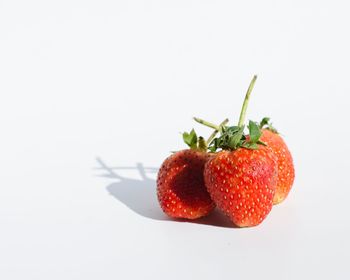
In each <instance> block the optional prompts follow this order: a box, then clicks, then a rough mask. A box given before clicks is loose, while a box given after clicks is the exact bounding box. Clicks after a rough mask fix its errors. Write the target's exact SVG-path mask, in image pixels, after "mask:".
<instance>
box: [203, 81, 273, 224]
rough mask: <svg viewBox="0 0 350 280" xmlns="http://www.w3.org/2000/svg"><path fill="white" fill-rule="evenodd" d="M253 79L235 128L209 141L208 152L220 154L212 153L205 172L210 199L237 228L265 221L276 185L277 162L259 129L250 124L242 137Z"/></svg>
mask: <svg viewBox="0 0 350 280" xmlns="http://www.w3.org/2000/svg"><path fill="white" fill-rule="evenodd" d="M256 78H257V77H256V76H254V78H253V80H252V82H251V84H250V86H249V88H248V91H247V94H246V97H245V100H244V103H243V107H242V110H241V115H240V118H239V123H238V126H231V127H224V128H223V129H222V134H221V136H220V137H218V138H215V139H214V140H213V141H212V143H211V145H210V147H209V149H211V150H212V151H216V150H217V149H221V150H222V151H221V152H218V153H217V154H214V155H213V156H212V157H211V159H209V161H208V162H207V163H206V165H205V169H204V181H205V184H206V187H207V190H208V192H209V194H210V196H211V198H212V200H213V201H214V202H215V204H216V205H217V207H218V208H219V209H221V210H222V211H223V212H224V213H225V214H226V215H227V216H228V217H229V218H230V219H231V220H232V222H233V223H234V224H236V225H237V226H239V227H250V226H256V225H258V224H260V223H261V222H262V221H263V220H264V219H265V218H266V216H267V215H268V213H269V212H270V211H271V208H272V205H273V197H274V194H275V190H276V184H277V172H278V169H277V160H276V157H275V155H274V153H273V152H272V151H271V150H270V149H269V148H268V147H267V146H265V143H263V142H262V141H261V140H260V136H261V130H260V128H259V126H258V125H257V124H256V123H254V122H252V121H250V122H249V125H248V128H249V135H248V136H245V135H244V125H243V123H244V118H245V113H246V110H247V105H248V101H249V97H250V93H251V91H252V89H253V86H254V83H255V81H256ZM202 123H203V124H205V122H202Z"/></svg>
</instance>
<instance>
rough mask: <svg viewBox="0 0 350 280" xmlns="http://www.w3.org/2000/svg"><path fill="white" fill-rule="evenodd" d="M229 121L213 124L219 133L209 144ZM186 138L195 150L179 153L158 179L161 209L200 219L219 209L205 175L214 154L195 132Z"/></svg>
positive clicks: (162, 169)
mask: <svg viewBox="0 0 350 280" xmlns="http://www.w3.org/2000/svg"><path fill="white" fill-rule="evenodd" d="M227 122H228V120H225V121H224V122H222V123H221V125H220V126H215V125H213V124H212V127H214V128H215V131H214V132H213V134H212V135H211V136H210V138H209V141H211V139H212V138H214V137H215V135H216V133H217V132H218V130H220V129H221V127H222V126H223V125H225V124H226V123H227ZM183 139H184V141H185V143H186V144H187V145H188V146H190V148H191V149H188V150H182V151H179V152H176V153H174V154H172V155H171V156H169V157H168V158H167V159H166V160H165V161H164V162H163V164H162V166H161V167H160V170H159V173H158V178H157V195H158V200H159V203H160V206H161V208H162V209H163V211H164V212H165V213H166V214H167V215H169V216H170V217H173V218H187V219H196V218H200V217H203V216H206V215H208V214H209V213H210V211H211V210H213V209H214V208H215V204H214V202H213V201H212V200H211V198H210V195H209V193H208V191H207V189H206V187H205V185H204V176H203V172H204V166H205V163H206V162H207V160H208V159H209V157H210V155H209V154H208V153H207V152H206V150H207V145H206V141H204V139H203V138H202V137H199V138H197V135H196V133H195V132H194V130H192V131H191V133H184V134H183Z"/></svg>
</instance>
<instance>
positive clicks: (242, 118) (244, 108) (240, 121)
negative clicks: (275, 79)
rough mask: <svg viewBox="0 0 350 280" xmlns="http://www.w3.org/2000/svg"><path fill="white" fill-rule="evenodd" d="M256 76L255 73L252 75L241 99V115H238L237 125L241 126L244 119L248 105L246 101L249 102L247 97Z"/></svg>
mask: <svg viewBox="0 0 350 280" xmlns="http://www.w3.org/2000/svg"><path fill="white" fill-rule="evenodd" d="M257 78H258V76H257V75H254V77H253V79H252V81H251V82H250V85H249V87H248V90H247V93H246V95H245V98H244V101H243V105H242V109H241V115H240V116H239V122H238V126H239V127H243V124H244V121H245V115H246V112H247V107H248V103H249V98H250V94H251V92H252V90H253V88H254V84H255V81H256V79H257Z"/></svg>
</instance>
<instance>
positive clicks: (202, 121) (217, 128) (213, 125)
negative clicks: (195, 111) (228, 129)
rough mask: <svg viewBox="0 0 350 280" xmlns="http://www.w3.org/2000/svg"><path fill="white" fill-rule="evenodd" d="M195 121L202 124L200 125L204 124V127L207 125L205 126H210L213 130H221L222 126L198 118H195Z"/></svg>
mask: <svg viewBox="0 0 350 280" xmlns="http://www.w3.org/2000/svg"><path fill="white" fill-rule="evenodd" d="M193 119H194V120H195V121H196V122H198V123H200V124H203V125H205V126H208V127H210V128H213V129H215V130H218V131H219V130H220V126H217V125H216V124H213V123H210V122H207V121H205V120H202V119H200V118H196V117H194V118H193Z"/></svg>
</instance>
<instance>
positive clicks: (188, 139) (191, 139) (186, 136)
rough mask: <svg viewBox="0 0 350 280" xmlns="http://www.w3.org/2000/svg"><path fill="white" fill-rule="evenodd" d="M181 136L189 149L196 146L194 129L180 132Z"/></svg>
mask: <svg viewBox="0 0 350 280" xmlns="http://www.w3.org/2000/svg"><path fill="white" fill-rule="evenodd" d="M182 138H183V140H184V142H185V143H186V144H187V145H188V146H189V147H190V148H191V149H196V148H197V142H198V138H197V134H196V132H195V131H194V129H192V130H191V132H190V133H188V132H184V133H183V134H182Z"/></svg>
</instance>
